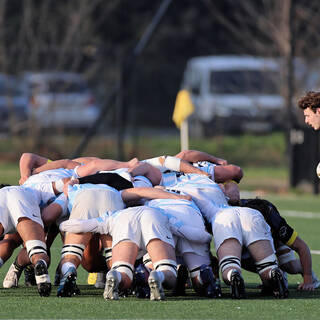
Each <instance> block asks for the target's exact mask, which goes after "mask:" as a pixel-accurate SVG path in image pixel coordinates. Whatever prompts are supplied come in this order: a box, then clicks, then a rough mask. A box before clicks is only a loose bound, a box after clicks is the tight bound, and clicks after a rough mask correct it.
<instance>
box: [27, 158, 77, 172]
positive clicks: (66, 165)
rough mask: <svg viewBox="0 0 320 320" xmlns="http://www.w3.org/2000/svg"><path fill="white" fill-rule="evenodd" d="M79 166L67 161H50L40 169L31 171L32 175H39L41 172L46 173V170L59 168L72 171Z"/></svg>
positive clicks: (74, 162)
mask: <svg viewBox="0 0 320 320" xmlns="http://www.w3.org/2000/svg"><path fill="white" fill-rule="evenodd" d="M79 165H80V163H79V162H76V161H73V160H69V159H61V160H56V161H50V162H47V163H46V164H44V165H42V166H41V167H38V168H35V169H33V171H32V174H36V173H40V172H42V171H47V170H53V169H60V168H63V169H74V168H75V167H76V166H79Z"/></svg>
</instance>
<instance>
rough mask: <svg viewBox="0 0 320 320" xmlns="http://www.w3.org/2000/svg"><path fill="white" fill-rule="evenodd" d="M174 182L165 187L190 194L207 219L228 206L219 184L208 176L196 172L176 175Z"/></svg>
mask: <svg viewBox="0 0 320 320" xmlns="http://www.w3.org/2000/svg"><path fill="white" fill-rule="evenodd" d="M176 181H177V182H176V184H175V185H169V187H167V189H168V190H169V191H170V190H176V191H182V192H183V193H185V194H187V195H190V196H191V197H192V199H193V201H194V202H195V203H196V205H197V206H198V207H199V209H200V211H201V213H202V214H203V215H204V216H205V217H206V218H207V219H209V221H210V220H211V219H212V218H213V216H214V215H215V213H216V212H217V211H219V210H220V209H222V208H226V207H229V205H228V200H227V198H226V196H225V194H224V193H223V191H222V189H221V188H220V186H219V185H218V184H217V183H216V182H213V181H212V180H211V179H210V178H208V177H206V176H204V175H198V174H193V173H192V174H181V175H176Z"/></svg>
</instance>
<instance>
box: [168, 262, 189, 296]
mask: <svg viewBox="0 0 320 320" xmlns="http://www.w3.org/2000/svg"><path fill="white" fill-rule="evenodd" d="M188 278H189V272H188V269H187V267H186V266H185V265H183V264H179V265H178V267H177V282H176V286H175V288H174V289H173V293H172V294H173V295H174V296H185V295H186V284H187V280H188Z"/></svg>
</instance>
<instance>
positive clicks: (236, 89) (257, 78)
mask: <svg viewBox="0 0 320 320" xmlns="http://www.w3.org/2000/svg"><path fill="white" fill-rule="evenodd" d="M279 90H280V75H279V73H278V72H276V71H258V70H226V71H211V73H210V92H211V93H215V94H279Z"/></svg>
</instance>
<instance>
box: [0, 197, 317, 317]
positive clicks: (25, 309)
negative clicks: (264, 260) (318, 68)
mask: <svg viewBox="0 0 320 320" xmlns="http://www.w3.org/2000/svg"><path fill="white" fill-rule="evenodd" d="M268 199H270V200H272V201H273V202H274V203H275V204H277V205H278V206H279V208H281V209H282V212H283V214H284V216H285V217H286V219H287V221H288V222H289V223H290V224H291V225H292V226H293V227H294V228H295V229H296V230H297V231H298V233H299V235H300V236H301V237H302V238H303V239H305V240H306V241H307V243H308V244H309V246H310V248H311V249H312V250H313V251H312V252H315V253H317V254H313V265H314V267H313V269H314V270H315V271H316V273H317V274H319V275H320V256H319V255H318V253H319V250H320V242H319V228H320V214H319V215H318V214H314V215H311V217H310V214H309V215H308V214H306V215H305V216H304V215H303V212H302V211H307V212H313V213H317V212H319V210H318V209H319V208H320V199H318V198H317V197H314V196H299V197H297V196H293V195H288V196H283V195H281V196H278V195H269V196H268ZM292 212H297V214H296V215H299V213H300V216H299V217H292V216H289V214H290V213H292ZM60 249H61V244H60V241H56V242H55V243H54V246H53V248H52V258H53V260H52V261H53V264H52V266H51V267H50V274H51V278H52V279H53V277H54V270H55V267H56V262H57V261H58V258H59V252H60ZM317 251H318V252H317ZM9 265H10V261H8V262H7V263H6V264H5V266H3V267H2V269H1V273H0V281H1V282H2V279H3V277H4V275H5V273H6V271H7V269H8V267H9ZM86 276H87V273H86V272H85V271H84V270H83V269H81V268H80V269H79V277H78V284H79V285H80V289H81V295H80V296H77V297H73V298H57V297H56V290H57V288H56V287H53V290H52V294H51V296H50V297H48V298H40V297H39V296H38V293H37V291H36V289H35V288H26V287H24V285H23V278H22V279H21V280H20V283H21V285H20V287H19V288H17V289H2V288H1V289H0V306H1V308H0V318H1V319H8V318H11V319H41V318H42V319H49V318H50V319H319V299H320V289H318V290H316V291H315V292H312V293H308V292H297V291H296V286H297V282H299V281H300V279H301V277H300V276H289V285H290V296H289V298H288V299H286V300H275V299H273V298H271V297H261V296H260V295H259V290H258V289H257V285H258V284H259V279H258V277H257V276H256V275H255V274H252V273H248V272H244V278H245V281H246V286H247V296H248V297H247V299H245V300H232V299H231V298H230V294H229V289H228V288H227V287H223V298H222V299H219V300H211V299H205V298H199V297H197V296H196V295H195V294H194V293H193V292H192V291H191V290H188V292H187V296H185V297H171V296H170V293H169V292H168V293H167V300H166V301H161V302H151V301H147V300H139V299H137V298H135V297H127V298H123V299H121V300H120V301H105V300H104V299H103V297H102V291H103V290H102V289H95V288H94V287H93V286H89V285H87V284H86Z"/></svg>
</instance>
